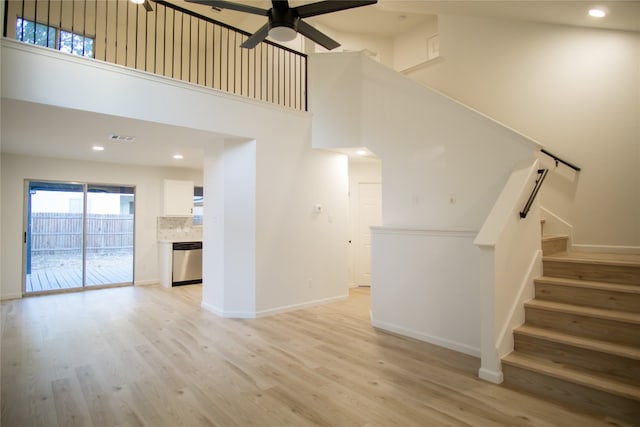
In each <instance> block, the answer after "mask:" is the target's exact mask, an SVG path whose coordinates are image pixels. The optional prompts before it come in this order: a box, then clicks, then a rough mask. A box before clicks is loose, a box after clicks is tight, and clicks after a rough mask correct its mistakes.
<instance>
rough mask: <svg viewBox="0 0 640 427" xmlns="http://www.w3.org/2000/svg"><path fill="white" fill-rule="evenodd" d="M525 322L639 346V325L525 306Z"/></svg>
mask: <svg viewBox="0 0 640 427" xmlns="http://www.w3.org/2000/svg"><path fill="white" fill-rule="evenodd" d="M525 320H526V324H528V325H531V326H538V327H541V328H546V329H552V330H556V331H561V332H566V333H569V334H575V335H579V336H583V337H590V338H596V339H600V340H603V341H609V342H614V343H620V344H626V345H635V346H640V333H638V331H639V330H640V325H637V324H633V323H631V324H630V323H626V322H619V321H615V320H608V319H600V318H594V317H587V316H579V315H575V314H570V313H563V312H556V311H547V310H540V309H537V308H531V307H525Z"/></svg>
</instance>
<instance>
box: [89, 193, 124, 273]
mask: <svg viewBox="0 0 640 427" xmlns="http://www.w3.org/2000/svg"><path fill="white" fill-rule="evenodd" d="M134 198H135V194H134V188H133V187H117V186H106V185H93V184H89V185H88V186H87V216H86V270H85V274H86V286H99V285H111V284H120V283H132V282H133V237H134V234H133V224H134V221H133V216H134V206H135V204H134Z"/></svg>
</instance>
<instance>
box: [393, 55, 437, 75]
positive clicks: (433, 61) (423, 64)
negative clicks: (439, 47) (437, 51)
mask: <svg viewBox="0 0 640 427" xmlns="http://www.w3.org/2000/svg"><path fill="white" fill-rule="evenodd" d="M442 61H444V58H443V57H442V56H440V55H438V56H434V57H433V58H429V59H427V60H426V61H422V62H420V63H419V64H416V65H412V66H411V67H408V68H405V69H404V70H402V71H400V74H403V75H405V76H406V75H408V74H411V73H413V72H415V71H418V70H422V69H423V68H427V67H428V66H430V65H433V64H437V63H438V62H442Z"/></svg>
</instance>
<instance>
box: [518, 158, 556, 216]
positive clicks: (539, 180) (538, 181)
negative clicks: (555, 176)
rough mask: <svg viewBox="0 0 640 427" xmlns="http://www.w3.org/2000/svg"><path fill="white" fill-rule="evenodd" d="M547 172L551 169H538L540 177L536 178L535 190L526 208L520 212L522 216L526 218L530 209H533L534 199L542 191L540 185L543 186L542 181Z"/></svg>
mask: <svg viewBox="0 0 640 427" xmlns="http://www.w3.org/2000/svg"><path fill="white" fill-rule="evenodd" d="M547 173H549V169H538V178H537V179H536V183H535V185H534V186H533V190H532V191H531V194H530V195H529V198H528V199H527V203H526V204H525V205H524V208H523V209H522V211H521V212H520V218H526V217H527V214H528V213H529V210H530V209H531V205H533V201H534V200H535V199H536V196H537V195H538V191H540V187H542V183H543V182H544V179H545V178H546V177H547Z"/></svg>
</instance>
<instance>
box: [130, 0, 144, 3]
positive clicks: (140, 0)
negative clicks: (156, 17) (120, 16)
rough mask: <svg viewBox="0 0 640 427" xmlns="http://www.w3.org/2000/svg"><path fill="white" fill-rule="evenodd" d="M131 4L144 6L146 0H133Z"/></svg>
mask: <svg viewBox="0 0 640 427" xmlns="http://www.w3.org/2000/svg"><path fill="white" fill-rule="evenodd" d="M131 3H135V4H142V3H144V0H131Z"/></svg>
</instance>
